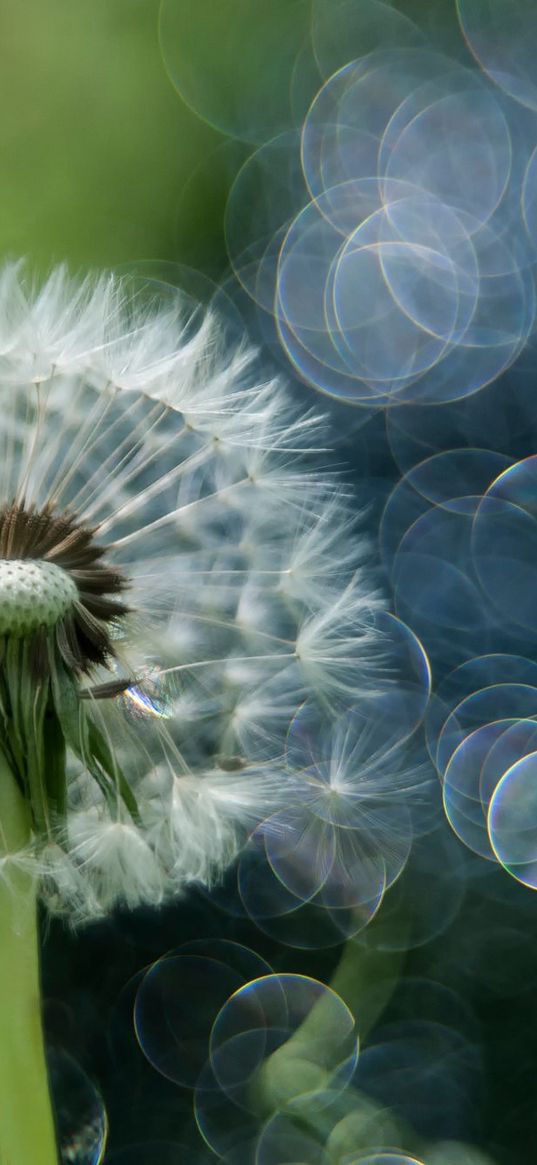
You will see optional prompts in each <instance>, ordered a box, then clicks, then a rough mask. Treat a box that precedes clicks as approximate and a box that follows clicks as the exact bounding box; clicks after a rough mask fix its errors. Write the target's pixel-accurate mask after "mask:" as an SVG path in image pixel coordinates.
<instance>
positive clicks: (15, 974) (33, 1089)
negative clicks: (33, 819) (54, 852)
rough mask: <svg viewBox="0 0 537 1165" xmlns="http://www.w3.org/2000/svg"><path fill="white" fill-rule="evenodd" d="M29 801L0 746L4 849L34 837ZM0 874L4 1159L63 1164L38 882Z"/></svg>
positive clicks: (0, 1162) (0, 845)
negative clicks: (44, 1002) (45, 1021)
mask: <svg viewBox="0 0 537 1165" xmlns="http://www.w3.org/2000/svg"><path fill="white" fill-rule="evenodd" d="M28 838H29V819H28V808H27V805H26V803H25V801H24V798H23V797H22V794H21V793H20V790H19V788H18V785H17V783H16V781H15V778H14V776H13V774H12V772H11V770H10V768H9V766H8V764H7V762H6V760H5V758H4V756H3V755H2V753H1V752H0V854H1V856H2V858H3V859H4V858H5V856H6V855H9V854H10V853H16V852H17V851H18V850H20V849H21V848H22V847H23V846H24V845H25V844H26V843H27V841H28ZM2 865H3V866H4V869H5V874H4V873H3V871H2V876H0V1098H1V1102H0V1103H1V1107H0V1165H58V1151H57V1147H56V1134H55V1128H54V1117H53V1113H52V1105H51V1100H50V1094H49V1084H48V1074H47V1065H46V1059H45V1049H44V1041H43V1030H42V1025H41V997H40V977H39V934H38V927H37V904H36V884H35V879H33V878H32V877H31V876H30V875H29V874H28V873H26V872H24V871H23V870H21V869H17V868H16V866H15V865H11V863H10V862H9V861H8V862H5V861H2Z"/></svg>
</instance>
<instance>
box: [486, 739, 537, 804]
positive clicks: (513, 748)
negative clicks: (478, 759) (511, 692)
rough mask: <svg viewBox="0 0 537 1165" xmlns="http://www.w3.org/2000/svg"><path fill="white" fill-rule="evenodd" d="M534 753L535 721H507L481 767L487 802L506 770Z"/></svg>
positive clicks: (536, 741) (535, 744) (535, 740)
mask: <svg viewBox="0 0 537 1165" xmlns="http://www.w3.org/2000/svg"><path fill="white" fill-rule="evenodd" d="M535 751H537V721H535V720H515V721H513V722H510V721H507V722H506V723H505V729H504V732H502V733H501V734H500V736H499V737H498V740H497V741H496V742H495V743H494V744H493V745H492V747H491V749H490V751H489V753H488V755H487V757H486V758H485V760H484V762H483V766H482V771H481V788H482V790H484V792H485V795H487V794H488V800H490V796H491V794H492V793H493V792H494V790H495V789H496V786H497V785H498V783H499V781H500V780H501V779H502V777H503V776H504V775H505V773H506V772H507V769H510V768H511V767H512V765H514V764H516V762H517V761H519V760H521V759H522V758H523V757H525V756H528V754H529V753H531V752H535Z"/></svg>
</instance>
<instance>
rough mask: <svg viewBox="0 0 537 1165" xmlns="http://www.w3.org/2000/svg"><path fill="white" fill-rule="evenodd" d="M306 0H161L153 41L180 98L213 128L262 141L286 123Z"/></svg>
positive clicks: (305, 20) (304, 26)
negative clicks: (189, 0) (192, 0)
mask: <svg viewBox="0 0 537 1165" xmlns="http://www.w3.org/2000/svg"><path fill="white" fill-rule="evenodd" d="M308 15H309V8H308V4H307V3H305V2H304V0H298V2H297V3H294V4H288V3H286V2H285V0H274V2H273V3H271V4H270V6H267V5H266V4H264V3H263V0H240V2H239V3H237V0H234V2H233V3H230V2H229V0H222V3H220V4H218V5H217V6H216V7H215V5H214V4H212V3H211V0H201V2H200V3H197V4H196V5H195V6H192V5H186V6H185V5H183V4H177V3H176V2H175V0H163V3H162V4H161V9H160V45H161V50H162V55H163V59H164V64H165V66H166V69H167V72H168V75H169V77H170V80H171V82H172V84H173V85H174V86H175V88H176V89H177V91H178V93H179V94H180V96H181V97H182V99H183V101H185V102H186V104H187V105H189V106H190V108H191V109H193V110H194V112H195V113H197V115H198V116H199V117H201V118H202V119H203V120H204V121H207V122H208V123H209V124H210V125H212V126H214V127H215V129H219V130H221V131H222V132H223V133H226V134H229V135H230V136H232V137H235V138H240V139H241V140H243V141H248V142H262V141H266V140H267V139H268V138H271V137H274V135H275V134H277V133H279V132H281V131H282V130H284V129H287V128H289V127H290V122H291V111H290V103H289V84H290V79H291V75H292V71H293V67H294V63H295V60H296V57H297V54H298V53H299V51H300V48H301V46H302V43H303V40H304V36H305V34H306V31H307V28H308Z"/></svg>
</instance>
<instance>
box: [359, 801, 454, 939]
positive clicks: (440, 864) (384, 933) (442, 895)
mask: <svg viewBox="0 0 537 1165" xmlns="http://www.w3.org/2000/svg"><path fill="white" fill-rule="evenodd" d="M463 856H464V851H463V850H462V848H461V846H460V845H459V844H458V842H457V841H456V839H455V838H454V836H453V834H452V833H450V831H449V829H448V828H447V825H445V823H444V822H442V823H441V825H440V826H439V827H438V828H437V829H435V830H434V831H433V832H431V834H430V835H427V836H426V837H423V838H417V839H415V841H414V844H413V846H412V851H411V855H410V859H409V861H408V862H407V865H406V866H405V869H404V870H403V872H402V874H401V877H400V878H399V879H398V881H397V882H396V883H395V885H394V886H392V888H391V889H390V890H389V891H388V892H387V894H386V896H385V898H384V901H383V903H382V908H381V909H380V910H379V912H378V913H377V914H376V916H375V918H374V919H373V920H372V922H371V923H370V925H369V926H368V927H367V929H365V930H364V931H363V933H361V934H360V935H359V936H358V940H357V941H358V942H360V944H361V945H363V946H365V947H366V948H367V949H371V950H374V951H387V952H393V951H408V950H414V949H415V948H418V947H421V946H424V945H425V944H426V943H429V942H432V941H433V940H434V939H436V938H438V937H439V935H441V934H444V933H445V931H447V930H448V929H449V927H450V926H451V924H452V923H453V921H454V920H455V918H456V917H457V915H458V914H459V911H460V909H461V906H462V904H463V901H464V895H465V892H466V870H465V867H464V865H463ZM425 887H426V888H427V889H426V892H425Z"/></svg>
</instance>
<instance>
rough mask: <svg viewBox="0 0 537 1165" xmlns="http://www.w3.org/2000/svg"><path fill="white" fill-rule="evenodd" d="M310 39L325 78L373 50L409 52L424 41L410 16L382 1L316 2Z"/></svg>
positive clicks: (340, 0) (319, 0) (327, 0)
mask: <svg viewBox="0 0 537 1165" xmlns="http://www.w3.org/2000/svg"><path fill="white" fill-rule="evenodd" d="M311 35H312V40H313V45H314V50H315V55H316V58H317V60H318V62H319V67H320V68H321V70H322V72H323V75H324V76H325V77H326V76H329V75H330V74H331V73H333V72H334V71H335V70H336V69H339V68H340V67H341V66H342V65H344V64H346V62H347V61H349V60H351V58H353V57H362V56H365V54H366V53H370V52H372V51H373V50H374V49H379V48H385V47H387V46H389V45H393V46H396V47H397V48H407V47H410V46H413V45H419V44H421V43H422V42H423V40H424V36H423V33H422V32H421V30H420V29H419V28H418V27H417V26H416V25H415V24H414V23H413V22H412V21H411V20H410V18H409V17H408V16H405V15H404V14H403V13H402V12H400V11H399V10H398V9H397V8H393V7H392V5H391V4H390V3H381V0H361V3H360V4H356V3H355V0H313V8H312V23H311Z"/></svg>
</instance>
